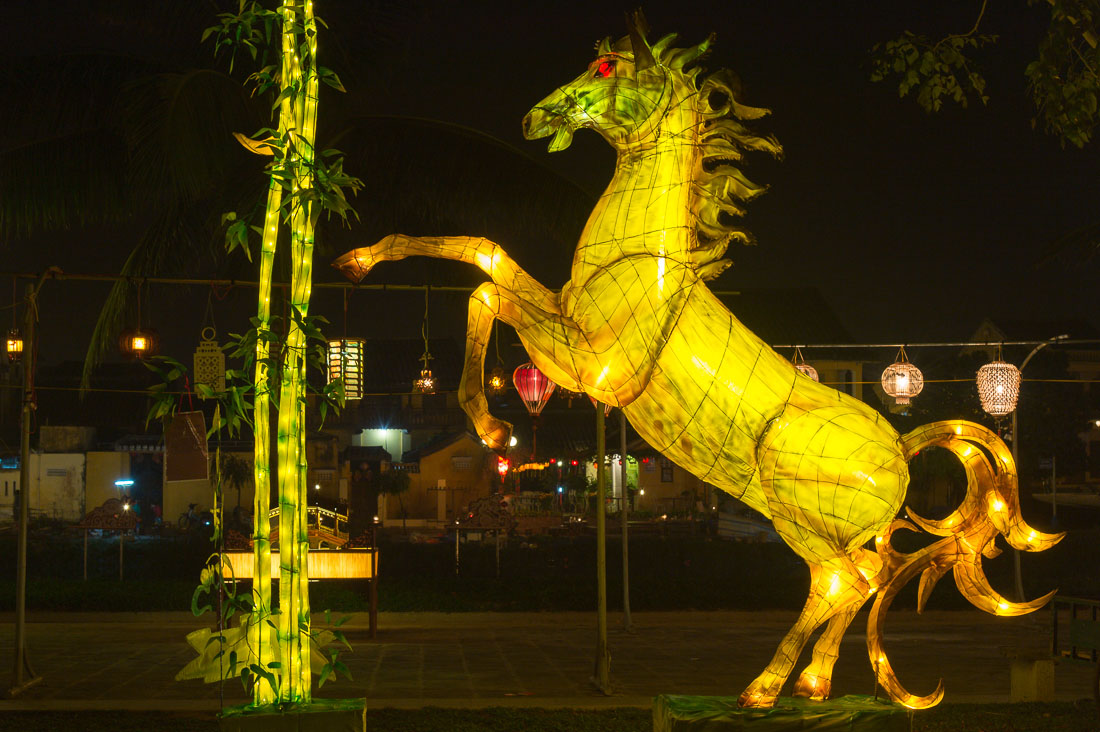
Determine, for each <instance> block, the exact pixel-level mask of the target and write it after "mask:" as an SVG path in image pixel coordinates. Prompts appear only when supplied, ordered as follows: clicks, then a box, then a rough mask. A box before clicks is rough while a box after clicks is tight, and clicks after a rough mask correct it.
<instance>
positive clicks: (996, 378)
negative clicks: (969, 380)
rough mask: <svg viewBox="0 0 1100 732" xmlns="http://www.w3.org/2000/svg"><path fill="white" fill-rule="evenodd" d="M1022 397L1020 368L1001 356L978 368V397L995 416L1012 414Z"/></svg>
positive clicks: (984, 406) (983, 406)
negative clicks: (1017, 401)
mask: <svg viewBox="0 0 1100 732" xmlns="http://www.w3.org/2000/svg"><path fill="white" fill-rule="evenodd" d="M1019 397H1020V369H1018V368H1016V367H1015V366H1013V365H1012V364H1010V363H1006V362H1004V361H1002V360H1000V359H999V358H998V359H997V360H996V361H993V362H992V363H987V364H986V365H985V366H982V367H981V368H980V369H978V398H979V399H981V400H982V409H984V410H985V411H986V412H988V413H989V414H992V415H993V416H994V417H1003V416H1005V415H1006V414H1012V411H1013V410H1014V409H1016V400H1017V399H1019Z"/></svg>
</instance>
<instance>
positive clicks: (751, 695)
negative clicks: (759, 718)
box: [737, 687, 775, 709]
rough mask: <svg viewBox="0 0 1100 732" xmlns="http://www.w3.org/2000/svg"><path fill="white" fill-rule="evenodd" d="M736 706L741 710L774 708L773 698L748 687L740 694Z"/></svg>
mask: <svg viewBox="0 0 1100 732" xmlns="http://www.w3.org/2000/svg"><path fill="white" fill-rule="evenodd" d="M737 706H739V707H741V708H742V709H771V708H772V707H774V706H775V697H774V696H772V695H771V694H765V693H764V692H762V691H757V690H755V689H753V688H752V687H749V688H748V689H745V690H744V691H743V692H741V696H740V697H739V698H738V699H737Z"/></svg>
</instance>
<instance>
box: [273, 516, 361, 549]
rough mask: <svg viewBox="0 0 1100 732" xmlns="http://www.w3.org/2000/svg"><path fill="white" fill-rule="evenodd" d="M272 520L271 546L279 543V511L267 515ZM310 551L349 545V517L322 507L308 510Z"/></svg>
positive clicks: (307, 521)
mask: <svg viewBox="0 0 1100 732" xmlns="http://www.w3.org/2000/svg"><path fill="white" fill-rule="evenodd" d="M267 516H268V518H269V519H270V520H271V535H270V536H271V544H272V545H275V544H278V543H279V509H278V508H273V509H271V511H270V512H269V513H268V514H267ZM306 523H307V525H308V529H307V531H308V534H309V548H310V549H339V548H340V547H342V546H344V544H347V543H348V538H349V537H348V517H347V515H345V514H342V513H336V512H335V511H330V510H328V509H327V508H321V507H320V506H308V507H307V508H306Z"/></svg>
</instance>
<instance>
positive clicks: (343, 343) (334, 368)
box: [328, 338, 366, 399]
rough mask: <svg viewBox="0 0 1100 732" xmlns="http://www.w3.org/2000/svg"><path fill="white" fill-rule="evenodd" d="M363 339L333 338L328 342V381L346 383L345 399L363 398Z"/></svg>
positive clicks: (364, 343)
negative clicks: (338, 380)
mask: <svg viewBox="0 0 1100 732" xmlns="http://www.w3.org/2000/svg"><path fill="white" fill-rule="evenodd" d="M365 345H366V342H365V341H364V340H363V339H362V338H333V339H331V340H329V342H328V381H329V383H330V384H331V383H332V382H334V381H336V380H337V379H342V380H343V382H344V399H362V398H363V351H364V349H365Z"/></svg>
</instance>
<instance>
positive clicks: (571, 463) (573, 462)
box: [569, 460, 577, 465]
mask: <svg viewBox="0 0 1100 732" xmlns="http://www.w3.org/2000/svg"><path fill="white" fill-rule="evenodd" d="M569 464H570V465H577V461H576V460H570V461H569Z"/></svg>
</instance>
